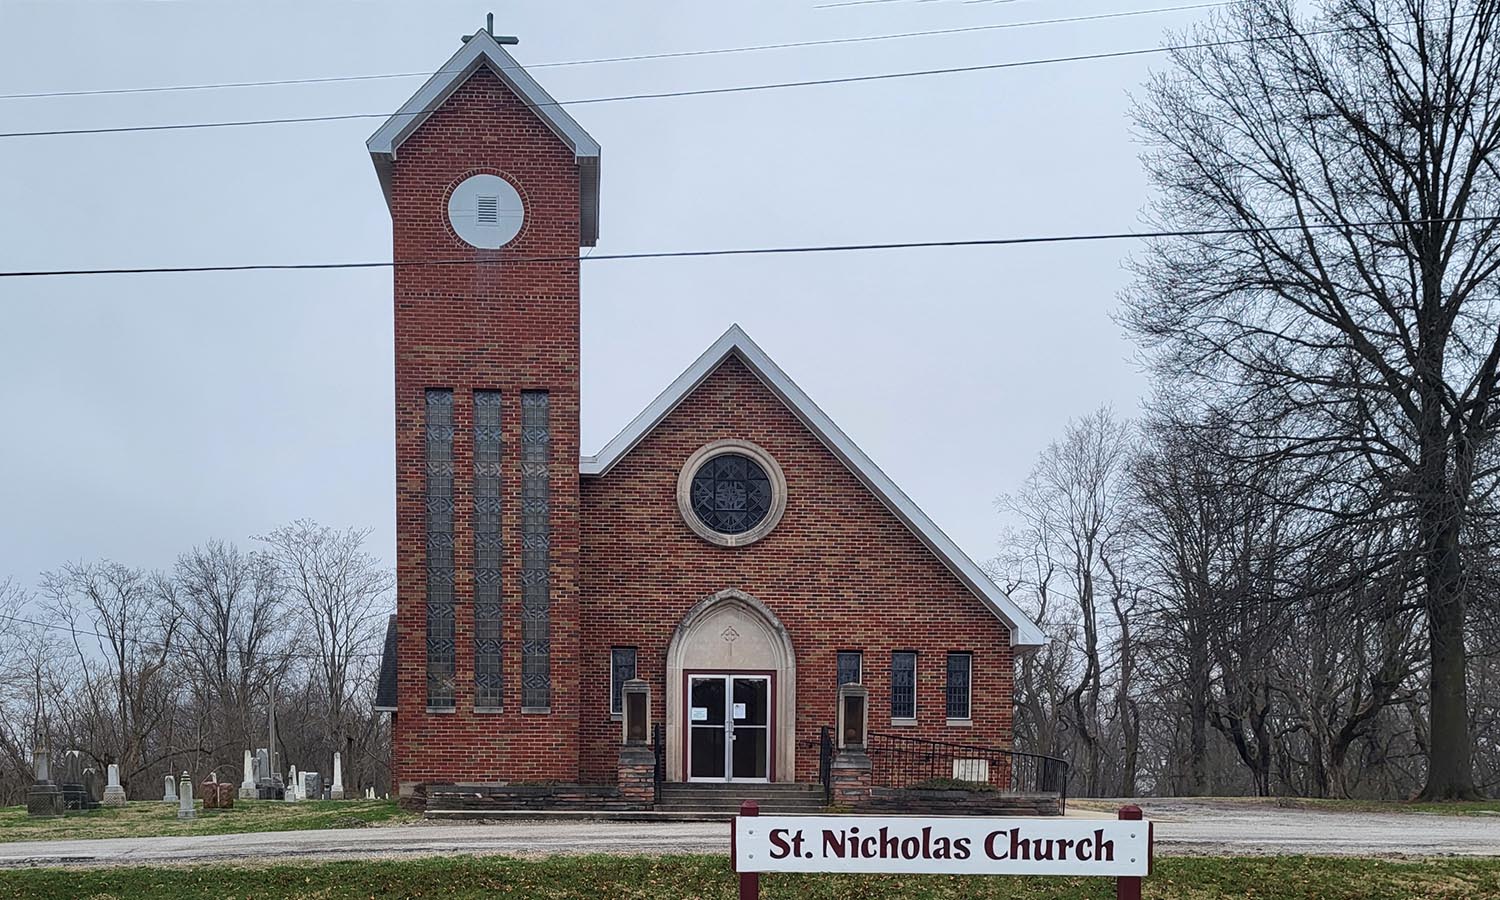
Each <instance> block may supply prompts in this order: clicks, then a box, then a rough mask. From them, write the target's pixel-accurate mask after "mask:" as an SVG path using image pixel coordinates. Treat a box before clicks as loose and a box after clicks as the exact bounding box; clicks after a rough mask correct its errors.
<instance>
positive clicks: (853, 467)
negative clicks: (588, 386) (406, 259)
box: [579, 325, 1048, 648]
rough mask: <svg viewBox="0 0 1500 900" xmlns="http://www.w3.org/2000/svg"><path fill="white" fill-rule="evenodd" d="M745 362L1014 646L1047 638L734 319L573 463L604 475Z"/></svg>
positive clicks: (583, 471) (581, 469)
mask: <svg viewBox="0 0 1500 900" xmlns="http://www.w3.org/2000/svg"><path fill="white" fill-rule="evenodd" d="M731 355H732V356H734V357H736V358H737V359H739V361H740V362H742V363H744V364H745V367H746V368H748V369H749V370H750V371H751V372H752V373H753V374H754V375H755V377H756V378H758V379H760V381H761V383H762V384H764V385H765V386H766V387H767V388H769V389H770V390H771V392H772V393H773V394H775V395H776V396H777V397H778V398H779V399H780V400H781V402H782V403H783V404H785V405H786V408H787V409H789V410H791V412H792V414H793V415H795V416H796V417H797V418H798V420H799V421H801V422H802V424H803V425H804V426H806V428H807V429H808V430H809V431H811V432H812V433H813V434H814V435H815V436H816V437H817V438H818V440H819V441H821V442H822V443H823V446H825V447H827V448H828V449H829V450H830V451H831V452H832V453H833V455H834V456H837V457H838V458H839V460H840V461H841V462H843V464H844V465H845V467H847V468H848V469H849V471H850V472H851V473H853V474H854V476H855V477H856V478H858V479H859V480H860V482H861V483H862V484H864V486H865V487H866V488H867V489H868V490H869V491H870V492H871V493H873V494H874V495H875V496H876V497H877V498H879V499H880V501H881V502H882V503H884V504H885V506H886V508H887V509H889V510H890V511H891V512H892V513H893V514H894V515H895V516H896V518H898V519H900V520H901V521H902V523H904V524H905V525H906V527H907V528H908V529H910V530H911V533H912V534H914V535H916V537H917V539H918V540H920V541H921V542H922V543H923V545H925V546H926V547H927V549H928V550H930V551H932V553H933V554H934V555H936V556H937V558H938V559H939V560H941V561H942V562H943V564H944V565H945V566H947V567H948V569H949V571H951V572H952V573H953V574H954V575H955V576H956V577H957V578H958V580H959V581H962V582H963V583H964V585H965V586H967V587H968V588H969V590H970V591H972V592H973V593H974V595H975V596H976V597H978V598H979V599H981V600H983V601H984V603H985V605H986V606H988V607H989V608H990V611H991V612H993V613H994V614H995V616H996V617H997V618H998V619H1000V621H1002V622H1004V623H1005V624H1006V626H1008V627H1009V628H1010V633H1011V645H1012V646H1014V647H1017V648H1030V647H1040V646H1042V645H1044V644H1046V643H1047V641H1048V638H1047V635H1046V634H1044V633H1043V632H1042V629H1041V628H1039V627H1038V626H1037V624H1036V623H1035V622H1033V621H1031V618H1030V617H1029V616H1027V615H1026V613H1025V612H1023V611H1022V610H1021V608H1020V607H1019V606H1017V605H1016V603H1015V601H1013V600H1011V599H1010V597H1009V596H1008V595H1007V594H1006V593H1005V591H1003V590H1001V589H1000V587H999V585H997V584H995V582H993V581H991V580H990V578H989V576H987V575H985V574H984V571H983V570H982V569H980V568H979V566H977V565H976V564H975V563H974V561H973V560H972V559H970V558H969V557H968V556H967V555H966V554H965V553H964V552H963V551H962V550H960V549H959V547H958V545H957V544H955V543H953V540H952V539H951V538H949V537H948V536H947V535H946V534H944V533H943V530H942V529H941V528H939V527H938V526H937V524H936V523H934V522H933V521H932V520H931V519H929V518H928V517H927V514H926V513H924V512H922V510H921V509H920V508H918V507H917V505H916V504H915V503H913V502H912V500H911V498H910V497H908V496H906V494H905V493H903V492H902V490H901V489H900V488H899V487H897V486H896V484H895V482H893V481H891V479H890V478H889V477H888V476H887V475H886V474H885V473H884V472H882V471H881V470H880V467H879V466H877V465H875V463H874V462H873V461H871V460H870V458H869V457H868V456H866V455H865V454H864V451H862V450H860V449H859V447H858V446H856V445H855V443H854V442H853V441H851V440H850V439H849V436H848V435H846V434H844V432H843V431H841V430H839V427H838V426H837V425H835V424H833V420H832V419H830V418H828V416H827V414H826V413H824V412H823V411H822V410H821V409H819V408H818V405H817V404H816V403H813V401H812V399H811V398H809V397H808V396H807V394H805V393H803V392H802V389H801V388H799V387H798V386H797V384H796V382H794V381H792V379H790V378H788V377H787V375H786V373H785V372H783V371H781V369H780V367H778V366H777V365H776V363H774V362H772V361H771V358H770V357H769V356H767V355H766V353H765V351H764V350H762V349H760V347H759V346H758V345H756V343H755V342H754V341H752V340H751V339H750V336H749V335H748V334H746V333H745V332H744V331H743V330H742V329H741V328H740V326H738V325H734V326H732V327H730V329H729V330H728V331H726V332H724V336H723V337H721V338H719V339H718V340H717V341H715V342H714V344H713V346H712V347H709V348H708V350H707V351H706V352H705V353H704V354H703V355H702V356H700V357H698V359H697V361H696V362H694V363H693V364H692V365H691V366H689V367H688V369H687V371H686V372H683V373H682V374H681V375H680V376H678V378H677V380H676V381H674V382H672V384H671V385H670V386H669V387H668V388H667V389H666V390H665V391H663V392H662V393H661V395H660V396H658V397H657V398H656V399H655V400H653V401H651V405H650V406H647V407H646V408H645V409H644V410H642V411H641V414H640V415H638V416H636V417H635V419H634V420H633V421H632V422H631V423H630V424H629V425H627V426H625V430H623V431H621V432H620V433H619V434H618V435H616V436H615V439H614V440H612V441H610V442H609V443H608V444H606V445H605V446H604V449H602V450H600V451H599V453H598V454H597V455H595V456H586V457H584V458H583V459H582V460H580V461H579V472H580V473H581V474H582V475H584V476H593V477H598V476H602V475H606V474H608V473H609V470H610V469H612V468H614V466H615V464H616V463H618V462H619V461H620V460H621V459H623V458H624V457H625V455H626V454H627V453H629V452H630V451H631V450H632V449H634V447H635V446H636V445H637V444H639V443H640V442H641V440H642V439H643V438H644V437H645V436H646V435H647V434H649V433H650V432H651V430H652V429H653V428H655V427H656V426H657V425H658V424H659V423H660V422H661V421H662V420H663V419H665V418H666V417H667V416H668V415H670V414H671V412H672V410H674V409H676V408H677V407H678V405H679V404H681V403H682V401H683V400H684V399H686V398H687V397H688V395H689V394H691V393H692V392H693V391H695V390H697V388H698V386H699V385H701V384H702V383H703V382H704V380H705V379H707V378H708V376H709V375H711V374H712V373H713V372H714V370H715V369H717V368H718V367H719V364H720V363H722V362H723V361H724V360H725V359H726V358H728V357H729V356H731Z"/></svg>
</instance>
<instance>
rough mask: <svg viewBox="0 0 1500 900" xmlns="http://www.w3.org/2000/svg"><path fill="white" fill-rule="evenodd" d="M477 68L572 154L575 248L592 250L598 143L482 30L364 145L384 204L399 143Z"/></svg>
mask: <svg viewBox="0 0 1500 900" xmlns="http://www.w3.org/2000/svg"><path fill="white" fill-rule="evenodd" d="M480 66H488V67H489V69H490V71H492V72H494V73H495V75H496V76H497V77H498V78H499V79H500V80H501V81H503V82H504V83H505V85H506V86H507V87H509V88H510V89H511V91H512V92H514V93H515V95H516V96H517V97H519V98H520V99H521V100H522V102H524V103H525V104H526V105H527V106H529V107H530V108H531V110H532V111H533V112H535V113H536V114H537V116H538V117H539V118H540V119H541V120H542V121H543V122H544V123H545V124H546V125H547V127H548V128H549V129H551V131H552V133H553V134H555V135H557V138H558V140H560V141H562V142H563V143H564V144H566V145H567V146H568V148H569V149H570V150H572V151H573V158H574V159H576V160H577V161H578V166H579V180H578V189H579V194H580V197H579V201H580V202H579V207H580V212H581V213H582V222H581V223H580V225H581V229H580V231H581V233H580V241H579V243H580V245H581V246H584V247H592V246H594V244H595V243H597V242H598V239H599V142H598V141H596V140H594V139H593V138H592V137H589V133H588V132H586V131H584V130H583V126H581V125H579V124H578V123H577V122H575V121H574V120H573V117H572V116H570V115H568V113H567V111H566V110H565V109H563V107H562V105H561V104H559V103H558V102H557V101H556V100H553V99H552V95H551V94H548V93H547V91H546V90H545V89H544V88H543V87H542V86H541V85H540V84H537V82H536V79H534V78H532V77H531V75H530V73H528V72H527V71H526V70H525V69H524V68H522V66H521V64H520V63H518V62H516V61H515V59H514V58H513V57H512V56H511V55H510V54H509V53H508V52H506V50H505V48H504V47H502V46H500V44H498V43H496V42H495V39H494V38H493V37H491V36H490V34H489V33H488V32H487V31H485V30H484V29H483V28H481V29H479V30H478V31H476V32H474V34H473V35H471V36H470V37H469V39H468V40H467V41H465V42H464V45H463V46H462V47H460V48H459V50H458V52H457V53H455V54H453V56H452V57H451V58H449V60H448V61H447V62H446V63H443V65H442V68H440V69H438V70H437V72H435V73H433V76H432V77H431V78H429V79H427V83H426V84H423V85H422V87H421V88H420V89H418V91H417V92H416V93H415V94H412V95H411V99H409V100H407V101H406V102H405V103H404V104H402V105H401V108H400V109H399V110H397V111H396V112H395V113H394V114H393V115H392V116H391V117H390V118H389V119H387V120H386V121H385V124H384V125H381V126H380V128H379V129H377V130H376V132H375V133H374V134H372V135H370V139H369V140H368V141H366V142H365V147H366V148H367V149H368V150H369V151H370V156H371V158H372V159H373V161H374V163H375V171H376V172H377V173H378V174H379V175H380V185H381V187H382V188H383V189H384V190H385V195H386V202H387V203H389V202H390V199H391V185H390V175H391V172H390V169H391V162H392V161H393V160H394V159H395V158H396V152H397V150H398V149H399V148H400V147H401V144H402V143H403V142H404V141H405V140H406V139H407V138H408V137H410V136H411V134H412V132H414V131H416V130H417V129H418V128H420V127H421V126H422V123H423V122H426V121H427V118H428V117H429V116H431V115H432V114H433V112H435V111H436V110H437V109H438V107H440V106H442V105H443V104H444V103H445V102H446V101H447V100H448V97H449V96H451V95H452V94H453V92H454V91H456V90H457V89H458V88H459V86H461V85H462V84H463V83H464V82H466V81H468V80H469V76H471V75H473V74H474V71H475V70H476V69H478V68H479V67H480Z"/></svg>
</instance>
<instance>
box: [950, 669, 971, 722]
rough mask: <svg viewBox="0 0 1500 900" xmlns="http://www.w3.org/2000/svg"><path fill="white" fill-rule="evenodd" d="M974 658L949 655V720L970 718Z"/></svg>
mask: <svg viewBox="0 0 1500 900" xmlns="http://www.w3.org/2000/svg"><path fill="white" fill-rule="evenodd" d="M973 666H974V657H972V656H970V655H969V654H968V653H950V654H948V718H950V719H967V718H969V701H970V696H971V692H970V684H971V678H970V676H971V674H972V670H973Z"/></svg>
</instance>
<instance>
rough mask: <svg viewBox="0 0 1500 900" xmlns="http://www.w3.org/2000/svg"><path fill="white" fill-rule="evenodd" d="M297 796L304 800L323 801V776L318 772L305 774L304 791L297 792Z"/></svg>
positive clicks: (303, 779) (303, 778) (303, 775)
mask: <svg viewBox="0 0 1500 900" xmlns="http://www.w3.org/2000/svg"><path fill="white" fill-rule="evenodd" d="M297 796H298V797H300V798H301V799H303V800H322V799H323V776H322V775H319V774H318V773H317V772H303V773H302V789H301V790H299V791H298V792H297Z"/></svg>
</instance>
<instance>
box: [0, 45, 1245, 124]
mask: <svg viewBox="0 0 1500 900" xmlns="http://www.w3.org/2000/svg"><path fill="white" fill-rule="evenodd" d="M1250 42H1251V39H1250V38H1236V39H1234V40H1228V41H1209V42H1204V43H1197V44H1178V45H1173V46H1167V47H1150V48H1141V49H1135V50H1116V51H1112V52H1109V53H1086V54H1079V55H1076V56H1054V57H1048V58H1045V59H1027V60H1016V61H1012V62H1003V63H984V64H980V65H974V66H951V67H947V68H941V69H921V70H917V71H909V72H881V73H877V74H874V75H853V76H848V77H844V78H817V79H809V80H806V81H780V82H773V83H770V84H747V85H740V86H737V87H726V88H698V89H692V90H683V91H661V92H657V93H641V94H617V95H614V96H608V97H583V98H580V99H577V100H554V101H552V102H551V103H538V104H528V105H530V106H532V107H533V108H540V107H544V106H582V105H585V104H591V103H619V102H622V101H632V100H665V99H670V98H677V97H703V96H708V95H711V94H745V93H752V92H758V91H770V90H782V89H787V88H802V87H816V86H820V85H833V84H857V83H860V82H870V81H892V80H896V79H901V78H922V77H926V76H930V75H955V74H961V73H966V72H990V71H997V70H1000V69H1020V68H1027V67H1030V66H1043V65H1055V64H1059V63H1071V62H1085V61H1092V60H1102V59H1125V58H1128V57H1132V56H1147V55H1155V54H1159V53H1172V52H1175V51H1180V50H1201V49H1206V48H1209V47H1223V46H1228V45H1231V44H1245V43H1250ZM429 112H431V110H430V109H421V110H416V111H414V112H410V113H399V112H398V113H390V112H379V113H343V114H339V115H324V116H286V117H281V118H272V119H239V120H234V121H225V122H177V123H171V124H166V125H122V126H118V127H113V128H59V129H52V130H48V131H7V132H0V138H18V137H57V136H64V135H78V134H121V133H126V132H141V131H182V130H187V129H197V128H236V127H243V126H251V125H293V124H302V123H306V122H337V121H347V120H351V119H390V118H394V117H395V116H400V115H407V116H424V115H427V114H428V113H429Z"/></svg>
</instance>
